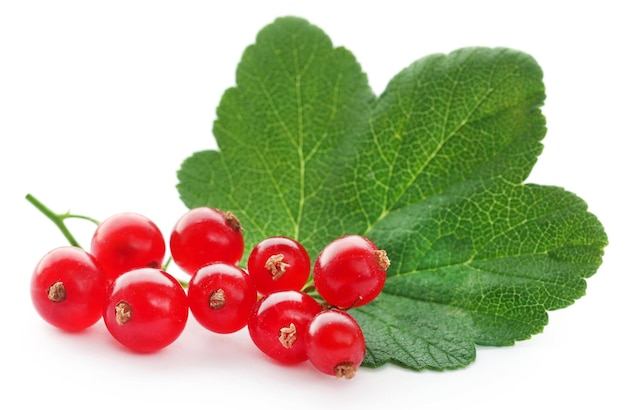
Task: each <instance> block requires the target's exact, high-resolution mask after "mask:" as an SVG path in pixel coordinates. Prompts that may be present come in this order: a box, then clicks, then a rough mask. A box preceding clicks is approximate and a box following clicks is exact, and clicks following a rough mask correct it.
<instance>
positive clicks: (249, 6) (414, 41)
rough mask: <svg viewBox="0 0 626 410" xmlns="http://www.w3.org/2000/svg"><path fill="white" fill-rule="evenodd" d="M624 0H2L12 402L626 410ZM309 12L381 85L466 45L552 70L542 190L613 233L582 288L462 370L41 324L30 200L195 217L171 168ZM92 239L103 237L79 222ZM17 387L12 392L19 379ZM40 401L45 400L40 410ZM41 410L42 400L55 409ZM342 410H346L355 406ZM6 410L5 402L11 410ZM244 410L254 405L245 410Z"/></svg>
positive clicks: (208, 143) (46, 230) (201, 337)
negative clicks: (523, 334) (299, 359)
mask: <svg viewBox="0 0 626 410" xmlns="http://www.w3.org/2000/svg"><path fill="white" fill-rule="evenodd" d="M617 5H618V2H607V1H593V2H547V1H524V2H502V1H498V2H484V1H459V2H451V1H437V2H434V1H428V2H425V1H424V2H421V1H411V2H409V1H407V2H399V1H393V0H385V1H381V2H372V3H361V2H347V1H346V2H341V1H338V0H335V1H320V0H316V1H302V2H296V1H282V2H281V1H258V2H253V1H249V2H244V1H232V0H231V1H228V2H226V1H223V2H209V1H201V2H191V1H171V2H164V1H149V2H139V1H106V2H91V1H76V2H68V1H42V2H32V1H4V2H2V3H0V144H1V147H0V155H1V161H0V166H1V167H2V169H1V173H0V175H1V178H2V189H1V190H0V192H1V195H2V202H1V206H2V212H1V218H2V220H1V221H0V240H1V241H2V243H1V244H0V245H1V247H0V255H1V256H2V278H3V284H4V286H3V289H2V297H3V301H2V303H1V305H0V306H2V312H3V313H2V322H3V327H2V334H1V343H2V349H0V351H1V353H0V354H1V355H2V356H1V361H0V369H1V372H2V374H3V376H4V378H3V379H4V381H3V383H2V384H0V397H2V401H3V403H15V404H13V405H11V406H17V407H11V408H40V407H39V406H42V407H41V408H46V409H56V408H63V409H85V408H129V406H132V405H136V404H141V405H142V407H141V408H166V407H170V408H173V407H174V406H176V405H181V404H183V405H185V408H215V407H216V406H217V407H219V408H225V406H227V405H230V404H233V405H240V404H243V405H247V406H258V407H260V408H315V409H323V408H351V407H352V406H353V405H354V407H356V406H357V405H358V406H359V407H361V408H375V407H380V408H387V406H389V405H399V406H401V407H400V408H408V407H410V406H411V407H413V408H418V407H417V406H419V408H423V409H451V408H469V409H478V408H480V409H500V408H508V409H526V408H548V407H554V408H560V409H564V408H571V407H574V406H576V407H577V408H579V407H580V408H582V407H583V406H589V407H590V408H595V409H618V408H620V409H623V408H624V407H625V405H626V401H625V400H624V395H623V388H624V381H625V377H624V370H625V369H626V359H625V356H626V355H624V346H623V343H624V338H623V336H622V335H623V330H622V329H623V328H624V324H625V321H624V316H623V314H624V311H625V309H624V303H623V302H622V300H623V299H624V294H625V292H626V290H625V289H626V286H625V285H626V281H625V280H624V266H623V261H624V250H625V249H626V248H625V245H626V243H625V241H624V228H626V227H625V224H624V222H623V214H624V210H623V209H624V206H623V202H622V196H621V195H620V191H623V186H624V184H623V180H622V178H623V177H624V176H625V174H624V165H623V164H624V159H623V154H622V152H623V151H622V148H621V145H619V144H620V142H621V141H622V140H623V139H624V136H625V135H624V134H625V132H624V129H625V127H624V113H625V108H626V106H625V104H624V99H623V98H624V95H626V88H625V85H624V67H625V65H624V39H626V32H625V30H624V20H623V16H624V15H623V13H622V12H621V11H618V8H617ZM284 15H296V16H300V17H304V18H306V19H308V20H309V21H310V22H312V23H314V24H316V25H318V26H319V27H321V28H322V29H323V30H324V31H325V32H326V33H327V34H328V35H329V36H330V37H331V39H332V40H333V42H334V43H335V45H343V46H346V47H347V48H348V49H350V50H351V51H352V52H353V53H354V54H355V55H356V57H357V59H358V60H359V61H360V62H361V64H362V66H363V70H364V71H365V72H367V73H368V75H369V79H370V83H371V84H372V87H373V88H374V90H375V92H376V93H378V94H379V93H380V92H381V91H382V90H383V88H384V87H385V85H386V83H387V81H388V80H389V79H390V78H391V76H393V75H394V74H395V73H397V72H398V71H399V70H401V69H402V68H403V67H405V66H406V65H408V64H410V63H411V62H413V61H414V60H416V59H418V58H421V57H423V56H425V55H428V54H430V53H439V52H450V51H452V50H454V49H456V48H460V47H466V46H506V47H510V48H516V49H519V50H522V51H525V52H527V53H529V54H531V55H533V56H534V57H535V58H536V59H537V60H538V62H539V64H540V65H541V66H542V68H543V70H544V74H545V77H544V80H545V85H546V92H547V99H546V103H545V107H544V113H545V115H546V117H547V122H548V134H547V136H546V138H545V139H544V144H545V149H544V152H543V154H542V155H541V157H540V158H539V161H538V163H537V165H536V167H535V169H534V171H533V173H532V175H531V176H530V178H529V181H532V182H537V183H541V184H546V185H558V186H563V187H565V188H567V189H568V190H570V191H572V192H574V193H576V194H578V195H580V196H581V197H582V198H584V199H585V200H586V201H587V203H588V204H589V209H590V211H591V212H593V213H594V214H596V215H597V216H598V217H599V219H600V220H601V221H602V222H603V224H604V226H605V228H606V231H607V233H608V235H609V241H610V245H609V246H608V247H607V249H606V254H605V259H604V263H603V265H602V266H601V267H600V269H599V271H598V272H597V274H596V275H595V276H593V277H592V278H590V279H589V280H588V288H587V295H586V296H584V297H583V298H581V299H580V300H578V301H577V302H576V303H575V304H574V305H573V306H571V307H569V308H567V309H564V310H560V311H556V312H551V313H550V324H549V325H548V326H547V327H546V329H545V331H544V332H543V333H542V334H539V335H537V336H535V337H533V338H532V339H531V340H528V341H523V342H520V343H518V344H517V345H516V346H514V347H507V348H480V347H479V348H478V352H477V360H476V361H475V362H474V363H473V364H471V365H470V366H469V367H467V368H465V369H463V370H456V371H449V372H432V371H425V372H420V373H416V372H411V371H406V370H403V369H400V368H397V367H393V366H385V367H383V368H380V369H377V370H370V369H361V370H360V371H359V372H358V373H357V376H356V377H355V378H354V379H352V380H350V381H346V380H343V379H341V380H336V379H334V378H332V377H328V376H325V375H322V374H320V373H318V372H316V371H314V370H313V369H312V368H311V367H310V366H309V365H308V364H303V365H301V366H296V367H294V368H285V367H281V366H278V365H276V364H274V363H272V362H270V361H269V360H267V359H266V358H265V357H263V356H262V354H261V353H259V352H258V351H257V350H256V348H254V347H253V345H252V343H251V342H250V341H249V338H248V335H247V332H246V331H245V330H244V331H241V332H239V333H236V334H234V335H226V336H224V335H213V334H209V333H208V332H207V331H204V330H203V329H201V328H200V327H199V326H198V325H197V324H196V323H195V322H194V320H190V321H189V324H188V327H187V328H186V329H185V332H184V333H183V335H182V336H181V338H180V339H178V340H177V341H176V342H175V343H174V344H172V345H171V346H169V347H168V348H166V349H164V350H163V351H161V352H159V353H157V354H153V355H134V354H129V353H128V352H126V351H124V350H123V349H120V348H119V346H118V345H117V344H116V342H114V341H113V340H112V339H111V338H110V336H109V335H108V334H107V333H106V330H105V328H104V325H103V324H102V322H99V323H97V324H96V325H94V326H93V327H92V328H91V329H89V330H88V331H85V332H83V333H81V334H78V335H68V334H64V333H62V332H59V331H57V330H56V329H53V328H52V327H50V326H49V325H47V324H46V323H44V322H43V321H42V320H41V319H40V318H39V317H38V316H37V314H36V313H35V311H34V309H33V308H32V306H31V302H30V297H29V292H28V284H29V280H30V275H31V273H32V270H33V268H34V266H35V264H36V263H37V261H38V260H39V258H40V257H41V256H43V254H44V253H45V252H47V251H48V250H50V249H52V248H53V247H56V246H59V245H64V244H65V239H64V238H63V237H62V236H61V234H60V232H59V231H58V230H57V229H56V227H54V226H53V225H52V224H51V223H50V222H49V221H48V220H47V219H46V218H45V217H44V216H43V215H42V214H40V213H38V211H36V210H35V209H34V208H33V207H32V206H31V205H30V204H28V203H27V202H26V201H25V200H24V196H25V195H26V194H27V193H28V192H30V193H32V194H34V195H35V196H37V197H39V198H40V199H41V200H42V201H43V202H45V203H46V204H48V205H49V206H50V207H51V208H53V209H54V210H56V211H58V212H62V211H65V210H67V209H71V210H72V211H74V212H75V213H83V214H87V215H90V216H93V217H95V218H99V219H104V218H105V217H107V216H109V215H111V214H113V213H116V212H121V211H135V212H140V213H143V214H145V215H147V216H149V217H150V218H152V219H153V220H154V221H155V222H156V223H157V224H158V225H159V226H160V227H161V229H162V230H163V231H164V232H166V233H167V232H168V231H169V230H170V229H171V227H172V226H173V224H174V222H175V220H176V219H177V218H178V217H179V216H180V215H181V214H182V213H183V212H184V211H185V208H184V206H183V205H182V203H181V202H180V200H179V199H178V195H177V191H176V189H175V184H176V182H177V179H176V170H177V169H178V167H179V165H180V163H181V162H182V160H183V159H185V158H186V157H187V156H189V155H190V154H191V153H192V152H194V151H197V150H202V149H207V148H212V147H215V145H214V141H213V140H212V136H211V127H212V122H213V120H214V118H215V109H216V107H217V105H218V102H219V100H220V97H221V95H222V92H223V91H224V90H225V89H226V88H228V87H230V86H232V85H234V73H235V67H236V65H237V63H238V61H239V58H240V56H241V53H242V52H243V50H244V48H245V47H246V46H248V45H249V44H251V43H253V42H254V38H255V35H256V33H257V32H258V31H259V30H260V29H261V28H262V27H263V26H265V25H266V24H269V23H271V22H272V21H273V20H274V19H275V18H276V17H279V16H284ZM71 229H72V231H73V232H74V233H75V234H76V236H77V237H78V239H79V241H81V242H82V243H83V244H85V245H87V244H88V242H89V238H90V234H91V232H92V229H93V226H92V225H90V224H89V223H88V222H83V221H73V222H72V223H71ZM7 382H8V383H7ZM33 405H34V406H37V407H32V406H33ZM44 406H45V407H44ZM344 406H346V407H344ZM2 407H3V408H4V405H2ZM249 408H250V407H249Z"/></svg>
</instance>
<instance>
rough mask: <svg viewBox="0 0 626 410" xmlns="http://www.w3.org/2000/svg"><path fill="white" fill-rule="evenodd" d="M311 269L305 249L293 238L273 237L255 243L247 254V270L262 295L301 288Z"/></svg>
mask: <svg viewBox="0 0 626 410" xmlns="http://www.w3.org/2000/svg"><path fill="white" fill-rule="evenodd" d="M310 271H311V260H310V259H309V254H308V253H307V251H306V249H304V247H303V246H302V245H301V244H300V243H299V242H297V241H296V240H294V239H291V238H288V237H284V236H272V237H269V238H266V239H264V240H262V241H261V242H259V243H258V244H256V246H255V247H254V248H253V249H252V251H251V252H250V256H249V257H248V273H249V274H250V276H251V277H252V279H254V283H255V284H256V287H257V290H258V292H259V293H260V294H262V295H267V294H268V293H271V292H275V291H278V290H301V289H302V287H303V286H304V285H305V284H306V281H307V279H308V278H309V274H310Z"/></svg>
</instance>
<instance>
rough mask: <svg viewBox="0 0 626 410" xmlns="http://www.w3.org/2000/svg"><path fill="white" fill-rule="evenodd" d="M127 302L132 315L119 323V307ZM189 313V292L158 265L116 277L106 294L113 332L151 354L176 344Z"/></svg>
mask: <svg viewBox="0 0 626 410" xmlns="http://www.w3.org/2000/svg"><path fill="white" fill-rule="evenodd" d="M121 301H124V302H126V303H128V304H129V305H130V306H131V311H132V318H131V319H130V321H128V322H127V323H125V324H121V325H120V324H118V323H117V321H116V316H115V307H116V306H117V305H118V303H120V302H121ZM188 314H189V303H188V301H187V294H186V293H185V290H184V289H183V287H182V286H181V284H180V283H179V282H178V281H177V280H176V279H175V278H174V277H173V276H171V275H170V274H168V273H167V272H165V271H162V270H160V269H155V268H139V269H135V270H131V271H129V272H126V273H124V274H122V275H120V276H118V277H117V279H115V281H114V282H113V283H112V284H111V286H110V287H109V289H108V291H107V294H106V296H105V303H104V310H103V314H102V316H103V319H104V323H105V325H106V327H107V329H108V330H109V333H110V334H111V335H112V336H113V338H115V339H116V340H117V341H118V342H120V343H121V344H122V345H124V346H126V347H127V348H129V349H131V350H133V351H135V352H139V353H150V352H155V351H157V350H160V349H163V348H164V347H166V346H168V345H170V344H171V343H173V342H174V341H175V340H176V339H177V338H178V336H180V334H181V333H182V331H183V329H184V328H185V325H186V322H187V317H188Z"/></svg>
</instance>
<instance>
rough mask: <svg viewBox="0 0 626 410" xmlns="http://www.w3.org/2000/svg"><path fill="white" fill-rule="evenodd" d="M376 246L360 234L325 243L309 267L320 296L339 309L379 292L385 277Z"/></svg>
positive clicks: (351, 306)
mask: <svg viewBox="0 0 626 410" xmlns="http://www.w3.org/2000/svg"><path fill="white" fill-rule="evenodd" d="M377 250H378V248H377V247H376V245H375V244H374V243H373V242H372V241H371V240H369V239H368V238H365V237H363V236H359V235H347V236H343V237H341V238H338V239H336V240H334V241H332V242H331V243H329V244H328V245H327V246H326V247H325V248H324V249H323V250H322V251H321V252H320V254H319V255H318V257H317V259H316V261H315V265H314V267H313V283H314V284H315V288H316V289H317V291H318V292H319V294H320V296H321V297H322V298H323V299H324V300H326V301H327V302H328V303H329V304H331V305H333V306H336V307H338V308H341V309H349V308H353V307H358V306H363V305H365V304H366V303H369V302H371V301H372V300H374V299H375V298H376V297H377V296H378V295H379V294H380V292H381V291H382V289H383V287H384V285H385V279H386V277H387V274H386V269H383V268H381V267H380V266H379V264H378V262H377V258H376V251H377Z"/></svg>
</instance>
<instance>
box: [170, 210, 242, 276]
mask: <svg viewBox="0 0 626 410" xmlns="http://www.w3.org/2000/svg"><path fill="white" fill-rule="evenodd" d="M170 252H171V253H172V259H173V260H174V262H175V263H176V265H178V266H179V267H180V268H181V270H183V271H184V272H186V273H187V274H189V275H193V274H194V273H195V272H196V271H197V270H198V269H200V268H201V267H203V266H205V265H208V264H209V263H213V262H224V263H228V264H231V265H237V264H238V263H239V261H240V260H241V258H242V257H243V252H244V239H243V234H242V232H241V229H235V228H233V227H232V226H231V225H230V224H229V223H228V220H227V217H226V213H224V212H222V211H221V210H218V209H215V208H209V207H199V208H194V209H190V210H189V211H187V212H186V213H185V214H184V215H183V216H182V217H181V218H180V219H179V220H178V221H177V222H176V225H175V226H174V228H173V229H172V233H171V235H170Z"/></svg>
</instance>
